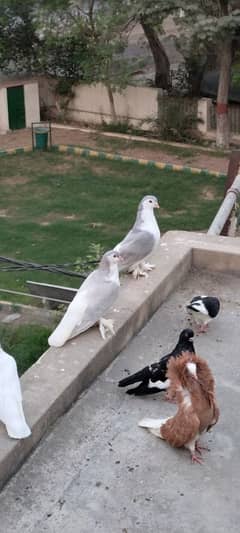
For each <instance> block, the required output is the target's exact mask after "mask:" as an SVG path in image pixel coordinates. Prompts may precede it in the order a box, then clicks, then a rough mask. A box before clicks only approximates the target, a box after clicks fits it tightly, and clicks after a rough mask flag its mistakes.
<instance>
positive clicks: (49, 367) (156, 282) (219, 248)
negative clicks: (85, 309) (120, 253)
mask: <svg viewBox="0 0 240 533" xmlns="http://www.w3.org/2000/svg"><path fill="white" fill-rule="evenodd" d="M205 254H207V255H205ZM226 256H231V265H233V263H234V261H233V259H232V257H235V259H236V261H237V264H238V265H239V264H240V263H239V261H240V239H238V238H236V239H231V238H228V237H211V236H207V235H204V234H195V233H188V232H169V233H167V234H166V235H165V236H164V238H163V239H162V241H161V245H160V246H159V248H158V250H157V252H156V254H155V257H154V261H155V263H156V270H154V271H153V272H152V273H151V275H150V276H149V278H148V279H147V280H143V279H140V280H138V281H134V280H133V279H132V278H130V277H128V276H127V277H124V278H123V281H122V287H121V291H120V296H119V298H118V300H117V302H116V304H115V306H114V308H113V309H112V310H111V311H110V312H109V313H108V316H111V317H113V318H114V319H115V326H116V335H115V336H114V337H112V338H110V339H108V340H106V341H103V340H102V339H101V338H100V336H99V333H98V330H97V329H96V328H92V329H91V330H89V331H88V332H86V333H84V334H83V335H80V336H79V337H77V338H76V339H73V340H72V341H70V342H68V343H67V344H66V345H65V346H64V347H63V348H59V349H56V348H50V349H49V350H48V351H47V352H45V353H44V354H43V355H42V357H41V358H40V359H39V360H38V361H37V362H36V363H35V364H34V365H33V366H32V367H31V368H30V369H29V370H28V371H27V372H26V373H25V374H24V375H23V376H22V378H21V383H22V391H23V400H24V410H25V414H26V418H27V420H28V423H29V424H30V426H31V428H32V435H31V437H29V438H28V439H25V440H22V441H14V440H11V439H9V438H8V436H7V434H6V432H5V429H4V428H3V426H1V428H0V487H2V486H3V484H4V483H5V482H6V481H7V480H8V479H9V477H10V476H11V475H12V474H13V473H14V472H16V470H17V469H18V468H19V466H20V465H21V463H22V462H23V461H24V459H25V458H26V457H27V455H28V454H29V453H30V452H31V451H32V450H33V448H34V447H35V446H36V445H37V443H38V442H39V440H40V439H41V438H42V436H43V435H44V433H45V432H46V431H47V430H48V429H49V427H50V426H51V425H52V424H53V423H54V422H55V421H56V420H57V418H58V417H59V416H60V415H62V414H63V413H64V412H65V411H66V410H67V409H68V408H69V407H70V406H71V404H72V402H74V400H75V399H76V398H77V396H78V395H79V394H80V393H81V392H82V391H83V390H84V389H85V388H86V387H87V386H88V385H89V384H90V383H91V382H92V381H93V380H94V379H95V378H96V377H97V375H98V374H99V373H100V372H101V371H102V370H103V369H104V368H106V367H107V365H108V364H109V363H110V362H111V361H113V359H114V358H115V357H116V356H117V354H118V353H119V352H120V351H121V350H122V349H123V348H124V347H125V346H126V344H127V343H128V342H129V341H130V340H131V338H132V337H133V336H134V335H135V334H136V333H137V332H138V331H139V330H140V329H141V328H142V327H143V325H144V324H145V323H146V322H147V320H148V319H149V318H150V317H151V315H152V314H153V313H154V312H155V311H156V310H157V309H158V307H159V306H160V305H161V303H162V302H163V301H164V300H165V299H166V298H167V297H168V296H169V295H170V293H171V292H172V291H173V290H174V289H175V288H176V287H177V286H178V285H179V283H180V282H181V280H183V278H184V277H185V276H186V275H187V272H188V271H189V269H190V268H191V266H192V264H194V266H197V267H198V266H199V265H200V266H201V267H202V266H204V267H206V268H211V269H214V268H216V261H217V268H218V270H224V269H225V267H228V265H229V263H228V261H226ZM204 257H206V259H205V260H204ZM236 270H237V269H235V271H236ZM238 272H239V269H238ZM66 438H68V436H67V435H66Z"/></svg>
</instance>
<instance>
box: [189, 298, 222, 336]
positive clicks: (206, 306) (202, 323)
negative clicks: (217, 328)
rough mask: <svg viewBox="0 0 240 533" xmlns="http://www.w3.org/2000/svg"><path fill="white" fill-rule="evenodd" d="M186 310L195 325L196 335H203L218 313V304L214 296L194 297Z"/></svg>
mask: <svg viewBox="0 0 240 533" xmlns="http://www.w3.org/2000/svg"><path fill="white" fill-rule="evenodd" d="M187 310H188V311H189V313H190V314H191V315H192V318H193V320H194V322H195V323H196V325H197V330H198V333H205V332H206V331H207V329H208V324H209V322H210V321H211V320H212V319H213V318H215V317H216V316H217V315H218V313H219V310H220V302H219V299H218V298H216V296H194V298H192V300H191V302H190V304H188V305H187Z"/></svg>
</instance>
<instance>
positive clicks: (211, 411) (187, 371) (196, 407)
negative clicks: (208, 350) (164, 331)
mask: <svg viewBox="0 0 240 533" xmlns="http://www.w3.org/2000/svg"><path fill="white" fill-rule="evenodd" d="M167 376H168V378H169V379H170V382H171V385H170V393H171V394H172V395H173V396H175V398H176V400H177V404H178V410H177V413H176V414H175V416H171V417H168V418H165V419H162V418H159V419H151V418H144V419H143V420H141V421H140V422H139V426H141V427H145V428H147V429H149V431H150V432H151V433H153V434H154V435H156V437H159V438H161V439H164V440H166V441H167V442H168V443H169V444H171V445H172V446H174V447H175V448H180V447H183V446H184V447H185V448H187V449H188V450H189V451H190V453H191V457H192V462H197V463H200V464H201V463H202V460H201V458H200V457H199V456H198V455H196V452H198V453H199V454H200V455H201V449H204V448H201V447H200V446H199V444H198V439H199V437H200V435H201V434H202V433H203V432H205V431H209V429H210V428H211V427H212V426H213V425H214V424H216V423H217V421H218V418H219V409H218V407H217V404H216V400H215V384H214V378H213V375H212V372H211V370H210V368H209V366H208V364H207V363H206V361H205V360H204V359H202V358H201V357H199V356H198V355H195V354H192V353H186V354H184V355H182V356H181V357H179V358H177V359H174V358H171V359H170V361H169V365H168V372H167Z"/></svg>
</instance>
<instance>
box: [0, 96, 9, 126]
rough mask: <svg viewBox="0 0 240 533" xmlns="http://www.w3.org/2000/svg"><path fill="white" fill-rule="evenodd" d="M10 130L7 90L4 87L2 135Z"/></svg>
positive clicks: (0, 105) (0, 98)
mask: <svg viewBox="0 0 240 533" xmlns="http://www.w3.org/2000/svg"><path fill="white" fill-rule="evenodd" d="M8 130H9V121H8V103H7V89H6V88H5V87H3V88H2V89H0V133H6V131H8Z"/></svg>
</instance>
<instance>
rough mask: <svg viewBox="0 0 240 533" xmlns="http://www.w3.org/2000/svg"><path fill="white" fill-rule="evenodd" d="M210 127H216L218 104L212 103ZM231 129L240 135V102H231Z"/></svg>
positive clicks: (229, 111)
mask: <svg viewBox="0 0 240 533" xmlns="http://www.w3.org/2000/svg"><path fill="white" fill-rule="evenodd" d="M209 110H210V129H211V130H215V129H216V104H215V103H213V102H212V103H211V105H210V108H209ZM228 113H229V122H230V131H231V133H233V134H235V135H240V104H229V107H228Z"/></svg>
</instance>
